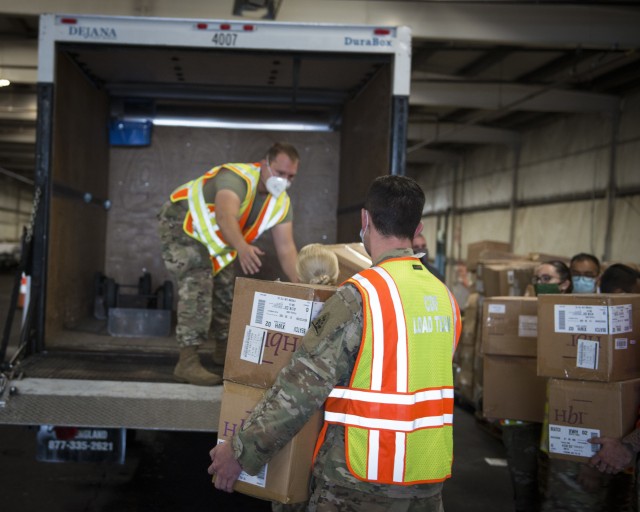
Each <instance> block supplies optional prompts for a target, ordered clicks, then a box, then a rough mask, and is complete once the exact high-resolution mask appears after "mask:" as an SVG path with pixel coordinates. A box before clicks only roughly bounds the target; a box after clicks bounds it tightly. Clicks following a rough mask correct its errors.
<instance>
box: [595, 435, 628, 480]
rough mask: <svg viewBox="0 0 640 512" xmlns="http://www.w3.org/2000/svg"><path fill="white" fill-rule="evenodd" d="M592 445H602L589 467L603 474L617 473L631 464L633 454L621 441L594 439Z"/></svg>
mask: <svg viewBox="0 0 640 512" xmlns="http://www.w3.org/2000/svg"><path fill="white" fill-rule="evenodd" d="M588 441H589V442H590V443H591V444H599V445H601V447H600V450H599V451H598V453H596V454H595V455H594V456H593V457H591V458H590V459H589V465H591V466H593V467H594V468H597V469H598V470H599V471H601V472H602V473H617V472H619V471H622V470H623V469H624V468H626V467H627V466H629V465H630V464H631V461H632V460H633V453H632V452H631V450H630V449H629V448H627V446H625V445H624V444H622V441H620V439H615V438H613V437H592V438H591V439H588Z"/></svg>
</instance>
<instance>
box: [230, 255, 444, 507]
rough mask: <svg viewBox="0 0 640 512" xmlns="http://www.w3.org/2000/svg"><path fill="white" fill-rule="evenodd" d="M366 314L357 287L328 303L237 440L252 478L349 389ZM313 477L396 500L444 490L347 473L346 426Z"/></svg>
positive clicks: (329, 438)
mask: <svg viewBox="0 0 640 512" xmlns="http://www.w3.org/2000/svg"><path fill="white" fill-rule="evenodd" d="M411 255H413V251H412V250H411V249H404V250H400V249H399V250H395V251H390V252H388V253H386V254H384V255H383V257H382V258H381V260H380V261H384V260H386V259H388V258H395V257H400V256H411ZM374 263H376V264H377V263H379V262H374ZM362 315H363V312H362V299H361V298H360V294H359V293H358V291H357V290H356V289H355V287H353V286H352V285H344V286H341V287H340V288H339V289H338V291H337V292H336V293H335V295H333V296H332V297H331V298H329V300H327V302H326V303H325V305H324V308H323V309H322V312H321V313H320V315H319V316H318V317H317V318H316V319H315V320H314V321H313V322H312V324H311V327H310V328H309V330H308V331H307V334H306V335H305V336H304V338H303V340H302V344H301V347H300V348H298V350H297V351H296V352H295V353H294V355H293V358H292V359H291V362H290V363H289V365H288V366H287V367H285V368H284V369H283V370H282V371H281V372H280V374H279V375H278V378H277V380H276V382H275V384H274V385H273V386H272V387H271V388H270V389H269V390H268V391H267V393H266V394H265V396H264V398H263V399H262V401H261V402H260V403H258V405H257V406H256V407H255V409H254V410H253V412H252V413H251V415H250V416H249V418H248V419H247V420H246V421H245V423H244V427H243V429H242V431H240V432H239V433H238V434H236V435H235V436H234V438H233V439H232V443H233V448H234V453H235V457H236V459H237V460H238V462H240V465H241V466H242V468H243V469H244V470H245V471H246V472H247V473H249V474H256V473H257V472H258V471H259V470H260V469H261V468H262V466H263V465H264V464H265V463H267V462H268V461H269V460H270V459H271V457H273V456H274V455H275V454H276V453H277V452H278V451H279V450H280V449H281V448H282V447H283V446H284V445H285V444H287V442H289V440H290V439H291V438H292V437H293V436H294V435H295V434H296V433H297V432H298V431H299V430H300V429H301V428H302V427H303V426H304V424H305V423H306V422H307V420H308V419H309V418H310V417H311V416H312V415H313V413H314V412H315V411H317V410H318V409H320V408H322V405H323V403H324V401H325V399H326V398H327V397H328V396H329V393H330V392H331V390H332V389H333V388H334V387H335V386H346V385H348V383H349V380H350V377H351V373H352V371H353V368H354V366H355V361H356V357H357V355H358V352H359V350H360V343H361V339H362ZM313 474H314V477H315V478H319V479H324V480H327V481H329V482H331V483H333V484H336V485H340V486H342V487H347V488H353V489H355V490H358V491H361V492H368V493H376V494H382V495H385V496H388V497H393V498H408V497H428V496H432V495H434V494H437V493H439V492H440V491H441V490H442V484H441V483H437V484H420V485H409V486H399V485H381V484H372V483H369V482H364V481H362V480H358V479H357V478H356V477H355V476H353V475H352V474H351V472H350V471H349V469H348V468H347V464H346V459H345V443H344V427H343V426H341V425H330V426H329V428H328V430H327V435H326V438H325V441H324V443H323V445H322V448H321V449H320V451H319V453H318V456H317V458H316V461H315V464H314V467H313Z"/></svg>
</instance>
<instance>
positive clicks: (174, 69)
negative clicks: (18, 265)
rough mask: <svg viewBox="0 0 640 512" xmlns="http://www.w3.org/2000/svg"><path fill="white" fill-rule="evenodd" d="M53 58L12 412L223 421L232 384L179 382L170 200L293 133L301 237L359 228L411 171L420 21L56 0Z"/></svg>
mask: <svg viewBox="0 0 640 512" xmlns="http://www.w3.org/2000/svg"><path fill="white" fill-rule="evenodd" d="M38 55H39V57H38V58H39V60H38V93H37V94H38V120H37V155H36V169H35V189H34V205H33V207H34V215H33V223H32V226H31V231H30V233H29V234H30V238H31V240H32V242H31V254H32V256H31V259H30V261H31V263H30V265H29V272H28V273H29V277H30V282H31V287H30V293H29V296H30V300H29V304H28V306H26V307H28V312H29V314H27V315H25V318H26V319H25V323H24V325H23V327H22V335H21V337H20V339H21V343H20V346H19V348H18V349H17V350H14V351H11V350H10V351H8V352H7V353H6V355H5V361H3V372H2V375H1V377H0V378H1V381H0V424H14V425H16V424H21V425H57V426H71V427H74V428H81V429H83V428H84V429H86V428H104V429H110V428H112V429H162V430H180V431H211V432H215V431H216V430H217V425H218V419H219V412H220V396H221V386H215V387H210V388H207V387H198V386H191V385H188V384H180V383H176V382H174V381H173V380H172V370H173V366H174V365H175V362H176V355H177V345H176V343H175V340H174V339H173V336H172V333H171V314H172V311H173V310H175V304H174V302H175V301H174V297H173V291H172V287H171V279H170V276H168V274H167V273H166V270H165V269H164V265H163V262H162V257H161V253H160V242H159V238H158V235H157V229H156V213H157V211H158V210H159V208H160V206H161V205H162V204H163V202H165V201H166V200H167V199H168V197H169V194H170V193H171V191H172V190H173V189H174V188H176V187H177V186H179V185H181V184H183V183H186V182H187V181H189V180H191V179H193V178H195V177H197V176H199V175H201V174H203V173H204V172H206V171H207V170H208V169H210V168H212V167H213V166H215V165H219V164H221V163H224V162H253V161H259V160H260V159H261V158H262V157H263V156H264V154H265V152H266V150H267V149H268V147H269V146H270V145H271V144H272V143H273V142H275V141H279V140H286V141H288V142H290V143H292V144H294V145H295V146H296V147H297V149H298V151H299V152H300V155H301V164H300V172H299V174H298V178H296V182H295V183H294V185H293V187H292V189H291V194H290V195H291V197H292V203H293V205H294V206H293V208H294V209H293V218H294V236H295V239H296V243H297V245H298V247H301V246H302V245H304V244H306V243H311V242H324V243H328V244H335V243H342V242H353V241H356V240H357V236H358V230H359V227H360V226H359V212H360V208H361V207H362V203H363V198H364V195H365V193H366V190H367V188H368V185H369V184H370V182H371V180H372V179H373V178H374V177H376V176H380V175H384V174H389V173H392V174H403V173H404V166H405V145H406V131H407V116H408V108H409V107H408V98H409V83H410V59H411V35H410V30H409V29H408V28H407V27H393V26H382V27H374V26H361V25H359V26H352V25H327V24H301V23H279V22H265V21H244V20H237V19H236V20H191V19H160V18H142V17H105V16H85V15H60V14H46V15H43V16H42V17H41V19H40V36H39V50H38ZM267 235H268V234H267ZM269 242H270V241H269V237H268V236H266V237H265V240H262V239H261V240H260V243H263V244H264V247H265V250H266V251H267V252H269V251H270V252H271V253H273V251H272V250H271V249H270V245H269ZM275 262H277V259H275V258H274V257H272V256H269V257H268V258H267V259H266V262H265V266H264V271H263V272H262V274H261V275H259V276H258V277H261V278H264V279H274V278H277V277H279V274H278V271H279V269H278V266H277V264H275ZM152 280H153V282H152ZM158 283H162V284H160V286H157V285H158ZM128 288H132V289H133V292H132V291H131V290H128ZM115 310H117V311H115ZM116 312H119V313H121V314H122V315H123V316H122V317H117V315H115V313H116ZM167 312H168V314H169V324H168V325H169V327H168V329H169V332H165V331H166V329H165V327H166V326H167V324H166V321H167ZM118 322H120V323H118ZM159 325H160V326H161V328H160V329H155V330H154V328H157V327H158V326H159ZM205 358H206V356H205ZM83 432H84V434H83V435H85V436H89V437H91V436H93V435H94V434H93V433H92V431H89V432H88V433H87V432H85V431H83ZM45 434H46V433H45ZM43 435H44V434H43ZM95 435H97V436H98V437H100V436H101V435H102V434H99V433H98V434H95ZM100 446H102V445H100Z"/></svg>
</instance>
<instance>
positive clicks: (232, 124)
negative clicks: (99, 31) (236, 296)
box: [123, 116, 331, 132]
mask: <svg viewBox="0 0 640 512" xmlns="http://www.w3.org/2000/svg"><path fill="white" fill-rule="evenodd" d="M146 119H147V118H137V117H136V118H133V117H129V116H127V117H125V118H123V120H124V121H142V120H146ZM150 121H151V122H152V123H153V124H154V126H183V127H190V128H230V129H234V130H273V131H297V132H329V131H331V128H330V127H329V126H327V125H326V124H322V123H305V122H296V121H291V122H286V121H285V122H263V121H243V120H238V121H232V120H226V121H225V120H220V119H194V118H187V117H185V118H180V117H157V118H155V119H150Z"/></svg>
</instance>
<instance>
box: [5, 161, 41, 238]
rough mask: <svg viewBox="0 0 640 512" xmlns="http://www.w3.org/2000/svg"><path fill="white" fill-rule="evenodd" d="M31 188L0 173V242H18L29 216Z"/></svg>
mask: <svg viewBox="0 0 640 512" xmlns="http://www.w3.org/2000/svg"><path fill="white" fill-rule="evenodd" d="M32 189H33V187H31V186H30V185H25V184H23V183H20V182H19V181H16V180H14V179H11V178H8V177H6V176H3V175H1V174H0V205H1V206H0V242H11V243H20V238H21V237H22V227H23V226H26V225H27V224H28V223H29V218H30V216H31V203H32V201H33V190H32Z"/></svg>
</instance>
